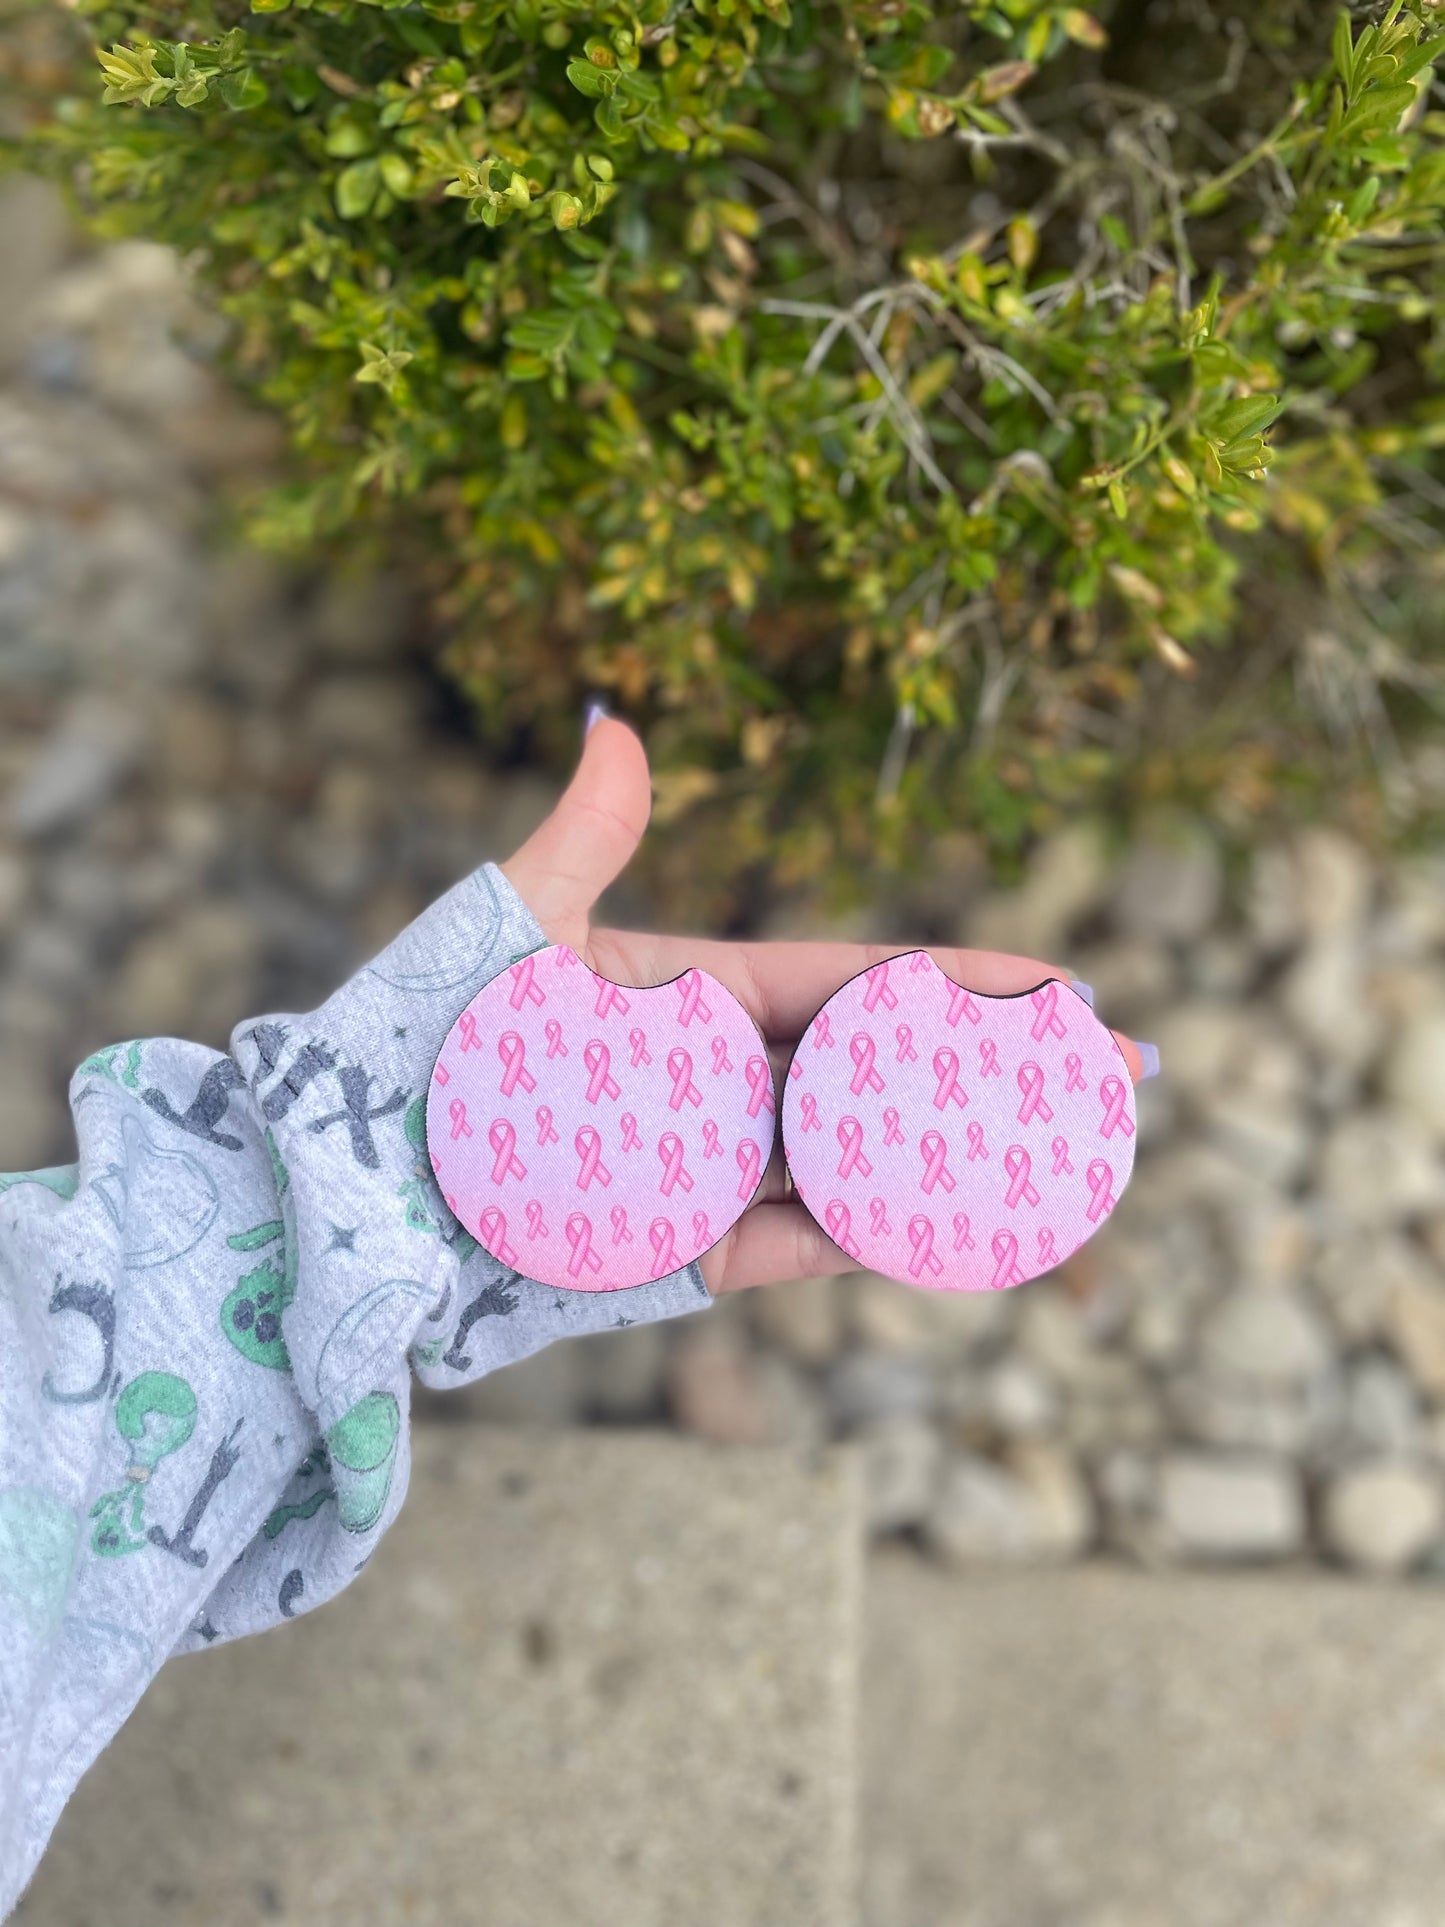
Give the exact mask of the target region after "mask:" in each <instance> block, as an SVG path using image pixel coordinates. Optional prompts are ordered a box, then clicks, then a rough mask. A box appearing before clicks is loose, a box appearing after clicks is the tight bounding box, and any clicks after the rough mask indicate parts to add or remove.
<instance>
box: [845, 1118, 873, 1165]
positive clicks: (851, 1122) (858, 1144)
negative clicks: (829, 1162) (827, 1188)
mask: <svg viewBox="0 0 1445 1927" xmlns="http://www.w3.org/2000/svg"><path fill="white" fill-rule="evenodd" d="M838 1142H839V1143H840V1144H841V1145H842V1147H843V1155H842V1157H841V1158H840V1159H839V1160H838V1176H839V1177H840V1178H851V1177H852V1175H853V1173H854V1172H855V1171H856V1172H857V1173H858V1175H859V1176H860V1177H864V1178H871V1177H872V1175H873V1166H872V1165H871V1164H870V1163H869V1162H868V1160H867V1158H866V1157H864V1155H863V1126H862V1125H861V1124H860V1123H859V1122H858V1120H857V1118H856V1117H844V1118H840V1119H839V1120H838Z"/></svg>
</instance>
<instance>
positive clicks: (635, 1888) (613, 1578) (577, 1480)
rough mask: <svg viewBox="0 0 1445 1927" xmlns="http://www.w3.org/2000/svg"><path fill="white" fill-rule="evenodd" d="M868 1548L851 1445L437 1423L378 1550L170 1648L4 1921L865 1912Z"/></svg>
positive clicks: (649, 1919)
mask: <svg viewBox="0 0 1445 1927" xmlns="http://www.w3.org/2000/svg"><path fill="white" fill-rule="evenodd" d="M442 1490H445V1492H446V1494H447V1498H448V1504H449V1507H450V1510H449V1509H448V1507H444V1506H443V1505H441V1504H437V1503H432V1504H429V1503H428V1498H429V1495H432V1494H436V1493H439V1492H440V1491H442ZM459 1499H460V1500H462V1501H464V1503H465V1505H466V1507H467V1510H468V1513H469V1516H470V1517H471V1518H472V1519H474V1521H475V1529H474V1530H473V1531H471V1532H469V1533H467V1534H466V1535H465V1536H464V1537H463V1536H462V1535H460V1534H458V1533H457V1532H456V1531H455V1530H454V1529H453V1528H452V1527H450V1525H449V1523H448V1522H449V1520H451V1519H454V1518H455V1516H456V1507H457V1505H458V1501H459ZM861 1547H862V1531H861V1525H860V1520H859V1513H858V1506H857V1496H856V1493H855V1491H854V1489H853V1482H852V1476H851V1467H850V1465H849V1463H848V1462H847V1460H846V1459H845V1458H843V1457H840V1456H838V1455H832V1456H829V1457H825V1458H822V1459H820V1460H809V1459H805V1458H804V1457H803V1456H802V1455H800V1454H794V1453H785V1452H776V1451H767V1452H734V1453H719V1452H717V1451H714V1450H710V1449H708V1448H706V1447H703V1446H698V1445H694V1444H690V1443H685V1442H683V1441H680V1440H677V1439H674V1438H668V1437H666V1436H663V1435H654V1436H630V1437H629V1436H621V1435H617V1434H612V1435H608V1434H605V1433H597V1432H593V1433H571V1434H562V1435H558V1434H543V1433H533V1434H528V1433H525V1432H512V1431H505V1430H501V1429H491V1428H482V1427H473V1426H460V1425H452V1426H433V1427H418V1428H417V1433H416V1462H415V1465H414V1468H413V1480H412V1491H411V1496H410V1499H409V1501H408V1504H407V1506H406V1509H405V1510H404V1512H403V1514H402V1517H401V1519H400V1521H399V1523H398V1524H397V1525H396V1526H395V1527H394V1528H393V1530H392V1531H391V1532H390V1533H389V1534H388V1536H387V1539H386V1540H385V1542H384V1543H383V1545H382V1547H381V1549H380V1550H379V1552H378V1553H377V1555H376V1557H375V1559H374V1560H373V1561H372V1562H371V1565H370V1566H369V1567H368V1569H367V1571H366V1572H365V1573H364V1574H363V1575H362V1576H361V1577H360V1578H359V1579H358V1580H357V1581H356V1582H355V1584H353V1585H352V1587H351V1588H350V1589H349V1590H348V1591H347V1592H346V1593H344V1594H343V1595H342V1596H341V1598H339V1599H338V1600H336V1601H335V1602H333V1603H332V1604H331V1605H329V1606H327V1607H325V1608H323V1609H322V1610H320V1611H319V1612H317V1613H316V1614H314V1615H312V1616H311V1617H308V1618H303V1619H299V1620H297V1621H296V1623H295V1624H294V1625H289V1626H286V1627H283V1628H281V1629H280V1630H279V1631H275V1632H271V1633H267V1634H263V1635H262V1636H261V1637H260V1638H258V1639H251V1640H244V1641H240V1642H238V1643H237V1644H236V1645H234V1646H227V1647H218V1648H216V1649H214V1650H213V1651H211V1652H209V1653H206V1654H204V1655H198V1656H194V1657H187V1658H185V1659H182V1660H179V1661H176V1662H174V1663H173V1664H172V1665H170V1666H168V1667H167V1668H166V1669H165V1671H164V1672H163V1673H162V1675H161V1676H160V1678H159V1679H158V1680H157V1682H156V1684H155V1686H154V1687H153V1688H152V1690H151V1692H150V1693H149V1694H148V1696H147V1697H146V1699H145V1700H144V1701H143V1702H142V1705H141V1707H140V1710H139V1711H138V1712H137V1714H136V1715H135V1717H134V1718H133V1719H132V1721H131V1722H130V1724H129V1725H128V1726H127V1727H126V1728H125V1730H124V1731H123V1732H122V1733H121V1735H120V1737H119V1739H118V1740H117V1741H116V1742H115V1744H114V1745H113V1746H112V1747H111V1749H110V1750H109V1752H108V1753H106V1754H105V1755H104V1756H103V1758H102V1759H101V1761H100V1762H99V1764H98V1765H97V1766H96V1768H95V1769H94V1771H93V1772H92V1773H91V1774H90V1776H89V1777H88V1778H87V1780H86V1781H85V1782H84V1784H83V1785H82V1787H81V1789H80V1791H79V1793H78V1794H77V1796H76V1798H75V1799H74V1801H73V1802H72V1804H71V1806H70V1808H69V1809H68V1810H67V1812H66V1814H65V1816H64V1818H63V1819H62V1821H61V1824H60V1827H59V1828H58V1830H57V1832H56V1835H55V1838H54V1840H53V1841H52V1843H51V1848H50V1852H49V1854H48V1855H47V1857H46V1860H45V1862H44V1864H43V1866H42V1868H41V1871H40V1873H39V1875H38V1877H37V1879H36V1881H35V1884H34V1886H33V1887H32V1889H31V1892H30V1895H29V1897H28V1898H27V1900H26V1901H25V1902H23V1903H22V1905H21V1908H20V1910H19V1913H18V1915H17V1917H16V1927H22V1924H23V1927H253V1924H254V1927H273V1923H283V1924H285V1927H343V1924H344V1927H397V1924H398V1923H403V1922H405V1923H407V1927H571V1924H575V1927H581V1924H582V1923H586V1924H587V1927H847V1923H848V1922H849V1920H850V1919H851V1918H852V1913H853V1892H854V1884H855V1883H854V1855H853V1841H852V1830H853V1820H854V1799H853V1789H854V1786H855V1782H856V1767H855V1758H854V1732H853V1709H854V1697H855V1686H856V1679H857V1672H858V1631H859V1612H858V1608H859V1601H860V1585H859V1580H860V1574H861Z"/></svg>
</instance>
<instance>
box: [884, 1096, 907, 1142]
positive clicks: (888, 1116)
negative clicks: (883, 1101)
mask: <svg viewBox="0 0 1445 1927" xmlns="http://www.w3.org/2000/svg"><path fill="white" fill-rule="evenodd" d="M902 1142H903V1132H902V1130H901V1129H900V1128H899V1121H898V1113H897V1111H896V1110H895V1109H894V1108H893V1106H892V1105H891V1104H890V1105H889V1106H888V1109H887V1110H886V1111H885V1112H884V1113H883V1143H884V1146H885V1148H886V1147H887V1146H888V1145H890V1144H901V1143H902Z"/></svg>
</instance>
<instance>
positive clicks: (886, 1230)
mask: <svg viewBox="0 0 1445 1927" xmlns="http://www.w3.org/2000/svg"><path fill="white" fill-rule="evenodd" d="M868 1229H869V1231H871V1232H872V1234H873V1236H874V1237H875V1238H890V1237H892V1235H893V1227H892V1225H891V1224H889V1222H888V1206H887V1205H886V1204H885V1203H884V1202H883V1200H882V1198H870V1199H869V1200H868Z"/></svg>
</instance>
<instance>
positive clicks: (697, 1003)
mask: <svg viewBox="0 0 1445 1927" xmlns="http://www.w3.org/2000/svg"><path fill="white" fill-rule="evenodd" d="M677 988H678V992H679V994H680V995H681V997H682V1007H681V1009H680V1010H679V1011H678V1022H679V1023H680V1024H682V1026H683V1027H684V1029H685V1028H686V1027H687V1025H689V1024H690V1023H691V1022H692V1020H693V1018H694V1017H701V1019H702V1021H703V1022H704V1023H705V1024H710V1023H711V1022H712V1012H711V1011H710V1010H709V1009H708V1007H707V1005H706V1004H705V1003H704V1002H703V1000H702V974H701V972H700V971H696V970H689V971H688V973H687V975H686V976H685V977H679V978H678V980H677Z"/></svg>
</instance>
